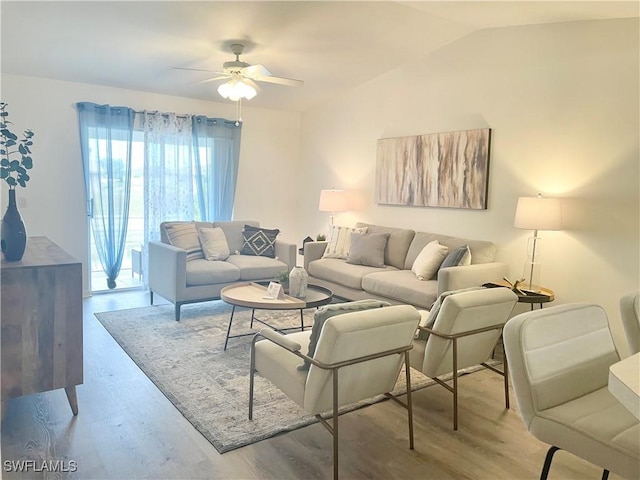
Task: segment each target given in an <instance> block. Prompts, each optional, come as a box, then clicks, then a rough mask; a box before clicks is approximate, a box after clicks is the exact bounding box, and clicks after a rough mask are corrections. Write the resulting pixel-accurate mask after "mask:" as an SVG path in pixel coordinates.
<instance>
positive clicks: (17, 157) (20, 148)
mask: <svg viewBox="0 0 640 480" xmlns="http://www.w3.org/2000/svg"><path fill="white" fill-rule="evenodd" d="M8 117H9V112H8V111H7V104H6V103H4V102H0V178H2V179H3V180H4V181H5V182H7V185H9V205H8V206H7V212H6V213H5V214H4V217H2V233H1V237H2V238H1V240H0V246H1V248H2V253H3V254H4V258H5V260H7V261H10V262H12V261H18V260H21V259H22V255H24V250H25V247H26V245H27V231H26V228H25V226H24V222H23V221H22V217H20V212H18V207H17V205H16V187H18V186H20V187H23V188H24V187H26V186H27V182H28V181H29V180H30V179H31V177H29V174H28V173H27V170H31V168H33V160H32V158H31V146H32V145H33V141H32V140H31V139H32V138H33V132H32V131H31V130H25V131H24V133H23V137H22V139H21V140H18V136H17V135H16V134H15V133H13V132H12V131H11V129H10V128H9V125H13V123H11V122H10V121H9V118H8Z"/></svg>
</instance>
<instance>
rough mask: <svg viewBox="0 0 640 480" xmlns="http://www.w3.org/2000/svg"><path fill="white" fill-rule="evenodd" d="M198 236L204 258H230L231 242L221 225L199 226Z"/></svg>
mask: <svg viewBox="0 0 640 480" xmlns="http://www.w3.org/2000/svg"><path fill="white" fill-rule="evenodd" d="M198 238H199V239H200V245H202V251H203V252H204V258H206V259H207V260H226V259H227V258H229V244H228V243H227V237H226V236H225V234H224V232H223V231H222V229H221V228H220V227H215V228H199V229H198Z"/></svg>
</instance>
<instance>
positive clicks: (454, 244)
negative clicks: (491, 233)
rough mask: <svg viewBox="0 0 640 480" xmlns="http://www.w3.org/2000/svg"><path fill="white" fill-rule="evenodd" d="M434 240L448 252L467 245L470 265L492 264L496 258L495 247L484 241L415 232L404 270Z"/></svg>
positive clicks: (408, 267)
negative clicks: (469, 251) (469, 253)
mask: <svg viewBox="0 0 640 480" xmlns="http://www.w3.org/2000/svg"><path fill="white" fill-rule="evenodd" d="M434 240H438V242H440V245H444V246H446V247H449V251H453V250H455V249H456V248H458V247H462V246H463V245H468V246H469V250H471V264H473V265H475V264H478V263H489V262H493V261H494V259H495V257H496V250H497V248H496V246H495V244H494V243H492V242H488V241H484V240H467V239H464V238H457V237H450V236H448V235H438V234H436V233H426V232H416V234H415V236H414V237H413V241H412V242H411V246H410V247H409V251H408V252H407V260H406V262H405V263H404V268H405V269H407V270H409V269H411V266H412V265H413V262H414V261H415V259H416V257H417V256H418V254H419V253H420V252H421V251H422V249H423V248H424V247H425V245H426V244H427V243H429V242H432V241H434Z"/></svg>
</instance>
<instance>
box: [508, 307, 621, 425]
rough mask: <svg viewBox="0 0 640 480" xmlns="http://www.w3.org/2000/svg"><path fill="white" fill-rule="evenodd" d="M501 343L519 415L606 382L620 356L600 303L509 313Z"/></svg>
mask: <svg viewBox="0 0 640 480" xmlns="http://www.w3.org/2000/svg"><path fill="white" fill-rule="evenodd" d="M504 345H505V351H506V354H507V360H508V362H509V371H510V373H511V380H512V382H513V387H514V389H515V392H516V399H517V401H518V407H519V411H520V415H521V416H522V419H523V421H524V423H525V425H527V427H528V426H529V424H530V423H531V421H532V420H533V418H534V416H535V415H536V413H537V412H540V411H543V410H546V409H549V408H552V407H555V406H557V405H560V404H563V403H566V402H568V401H570V400H573V399H575V398H578V397H581V396H583V395H587V394H589V393H591V392H594V391H596V390H598V389H600V388H602V387H606V385H607V382H608V378H609V366H610V365H612V364H613V363H615V362H617V361H618V360H619V359H620V357H619V356H618V352H617V351H616V348H615V345H614V343H613V338H612V337H611V332H610V330H609V322H608V321H607V314H606V313H605V311H604V310H603V309H602V307H600V306H598V305H593V304H587V303H573V304H568V305H561V306H557V307H551V308H545V309H541V310H535V311H532V312H527V313H523V314H520V315H517V316H515V317H513V318H512V319H511V320H509V321H508V322H507V324H506V325H505V327H504Z"/></svg>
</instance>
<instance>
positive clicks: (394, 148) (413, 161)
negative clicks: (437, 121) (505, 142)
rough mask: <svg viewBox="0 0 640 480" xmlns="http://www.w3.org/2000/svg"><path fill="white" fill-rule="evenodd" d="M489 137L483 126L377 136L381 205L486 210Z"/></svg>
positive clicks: (489, 132)
mask: <svg viewBox="0 0 640 480" xmlns="http://www.w3.org/2000/svg"><path fill="white" fill-rule="evenodd" d="M490 137H491V129H489V128H483V129H478V130H463V131H458V132H447V133H433V134H426V135H416V136H411V137H400V138H383V139H380V140H378V146H377V161H376V184H375V200H376V203H378V204H383V205H406V206H416V207H450V208H469V209H478V210H480V209H485V208H487V190H488V181H489V147H490Z"/></svg>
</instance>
